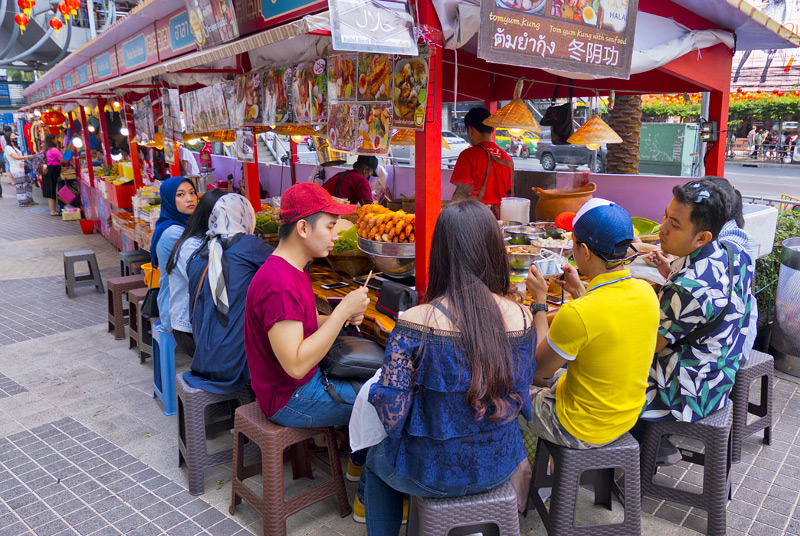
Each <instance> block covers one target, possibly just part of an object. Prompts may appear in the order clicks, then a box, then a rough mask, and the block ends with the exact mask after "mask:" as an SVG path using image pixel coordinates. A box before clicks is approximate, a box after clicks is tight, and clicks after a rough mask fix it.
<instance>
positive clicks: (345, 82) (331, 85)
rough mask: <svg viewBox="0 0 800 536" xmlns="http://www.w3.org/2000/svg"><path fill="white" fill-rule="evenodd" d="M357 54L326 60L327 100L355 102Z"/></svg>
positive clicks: (339, 55) (335, 56)
mask: <svg viewBox="0 0 800 536" xmlns="http://www.w3.org/2000/svg"><path fill="white" fill-rule="evenodd" d="M357 64H358V55H357V54H336V55H334V56H330V57H329V58H328V99H330V101H331V102H339V101H348V100H355V98H356V65H357Z"/></svg>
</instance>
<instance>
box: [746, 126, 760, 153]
mask: <svg viewBox="0 0 800 536" xmlns="http://www.w3.org/2000/svg"><path fill="white" fill-rule="evenodd" d="M757 133H758V129H757V128H756V126H755V125H753V128H752V129H750V132H748V133H747V149H748V150H749V151H750V158H755V157H756V151H757V150H758V145H757V144H756V134H757Z"/></svg>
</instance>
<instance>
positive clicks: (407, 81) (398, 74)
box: [392, 55, 429, 130]
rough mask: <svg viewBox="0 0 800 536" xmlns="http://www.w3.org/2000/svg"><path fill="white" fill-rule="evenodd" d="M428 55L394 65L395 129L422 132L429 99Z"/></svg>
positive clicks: (402, 60)
mask: <svg viewBox="0 0 800 536" xmlns="http://www.w3.org/2000/svg"><path fill="white" fill-rule="evenodd" d="M428 59H429V56H428V55H424V56H421V57H419V58H403V59H399V60H397V61H395V63H394V78H393V94H394V98H393V99H392V104H393V109H394V115H393V120H392V123H393V126H394V128H405V129H411V130H422V129H423V128H424V126H425V102H426V100H427V98H428Z"/></svg>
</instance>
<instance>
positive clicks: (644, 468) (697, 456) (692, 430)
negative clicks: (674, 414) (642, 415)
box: [641, 403, 733, 535]
mask: <svg viewBox="0 0 800 536" xmlns="http://www.w3.org/2000/svg"><path fill="white" fill-rule="evenodd" d="M732 422H733V404H730V403H728V404H726V405H725V407H724V408H722V409H721V410H717V411H715V412H714V413H712V414H711V415H709V416H707V417H705V418H703V419H700V420H699V421H695V422H691V423H690V422H677V421H668V422H648V423H647V426H646V427H645V432H644V441H643V442H642V461H641V476H642V495H648V496H650V497H654V498H656V499H666V500H668V501H673V502H676V503H680V504H683V505H686V506H692V507H695V508H701V509H703V510H705V511H706V512H707V513H708V527H707V530H706V533H707V534H713V535H718V534H725V524H726V511H725V510H726V507H727V505H728V499H729V498H730V493H731V471H730V469H731V442H730V435H731V433H730V432H731V423H732ZM669 434H675V435H677V436H681V437H687V438H692V439H696V440H699V441H702V442H703V444H704V445H705V453H699V452H695V451H693V450H691V449H688V448H685V447H680V451H681V456H682V457H683V460H684V461H687V462H689V463H696V464H698V465H702V466H703V491H702V492H700V493H699V494H698V493H693V492H691V491H685V490H680V489H677V488H673V487H670V486H662V485H660V484H657V483H655V482H654V481H653V476H654V475H655V474H656V471H657V470H658V467H657V466H656V458H657V457H658V448H659V445H660V444H661V438H662V437H663V436H665V435H669Z"/></svg>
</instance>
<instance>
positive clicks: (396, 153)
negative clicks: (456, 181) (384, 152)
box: [389, 130, 469, 167]
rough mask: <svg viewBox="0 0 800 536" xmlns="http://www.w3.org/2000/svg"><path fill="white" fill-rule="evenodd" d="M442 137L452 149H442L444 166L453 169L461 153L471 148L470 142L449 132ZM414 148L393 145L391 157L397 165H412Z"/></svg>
mask: <svg viewBox="0 0 800 536" xmlns="http://www.w3.org/2000/svg"><path fill="white" fill-rule="evenodd" d="M442 137H444V139H445V141H446V142H447V144H448V145H449V146H450V149H445V148H444V147H442V165H443V166H444V165H446V166H447V167H453V166H454V165H455V163H456V160H457V159H458V155H460V154H461V151H463V150H464V149H468V148H469V142H467V140H465V139H464V138H462V137H460V136H457V135H455V134H453V133H452V132H450V131H447V130H444V131H442ZM412 147H413V146H411V145H391V146H390V147H389V156H390V157H392V158H394V159H395V163H396V164H399V165H410V164H411V148H412Z"/></svg>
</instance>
